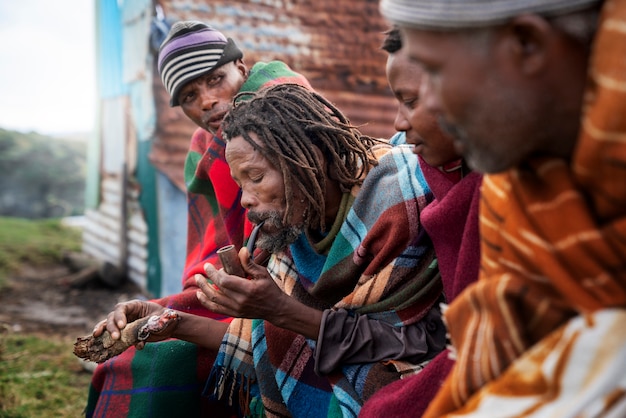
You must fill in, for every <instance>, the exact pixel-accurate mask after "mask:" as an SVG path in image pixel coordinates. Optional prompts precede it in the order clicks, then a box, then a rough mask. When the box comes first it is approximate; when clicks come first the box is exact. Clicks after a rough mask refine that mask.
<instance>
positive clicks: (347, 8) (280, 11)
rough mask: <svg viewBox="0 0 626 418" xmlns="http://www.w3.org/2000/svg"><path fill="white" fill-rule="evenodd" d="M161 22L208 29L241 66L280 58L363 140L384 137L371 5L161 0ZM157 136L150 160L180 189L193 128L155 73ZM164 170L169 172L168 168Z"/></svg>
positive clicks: (349, 0)
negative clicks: (228, 43)
mask: <svg viewBox="0 0 626 418" xmlns="http://www.w3.org/2000/svg"><path fill="white" fill-rule="evenodd" d="M160 4H161V6H162V8H163V10H164V13H165V17H166V18H168V19H174V20H183V19H185V20H186V19H196V20H201V21H203V22H206V23H209V24H210V25H212V26H213V27H215V28H216V29H218V30H220V31H222V32H223V33H224V34H225V35H226V36H229V37H231V38H233V39H234V40H235V41H236V42H237V44H238V45H239V47H240V48H241V49H242V50H243V51H244V60H245V62H246V63H247V64H248V65H250V66H251V65H252V64H254V63H255V62H257V61H269V60H274V59H279V60H282V61H285V62H286V63H287V64H288V65H289V66H291V67H292V68H293V69H294V70H296V71H298V72H300V73H302V74H304V75H305V76H306V77H307V78H308V79H309V81H310V82H311V84H312V85H313V87H314V88H315V89H316V90H317V91H319V92H320V93H322V94H324V95H325V96H326V97H327V98H329V99H330V100H331V101H332V102H333V103H335V104H336V105H337V106H338V107H339V109H341V110H342V111H343V112H344V113H345V114H346V115H347V116H348V117H349V118H350V120H351V121H352V123H354V124H356V125H358V126H361V130H362V131H363V132H365V133H366V134H369V135H373V136H377V137H381V138H389V137H390V136H391V135H392V134H393V132H394V130H393V118H394V115H395V109H396V107H395V103H394V99H393V97H392V96H391V93H390V91H389V88H388V85H387V79H386V77H385V62H386V58H387V57H386V53H385V52H384V51H381V50H380V45H381V43H382V39H383V32H384V31H385V30H386V29H387V28H388V24H387V22H386V21H385V20H384V19H383V18H382V17H381V16H380V13H379V12H378V0H222V1H214V0H208V1H207V0H186V1H164V0H163V1H161V2H160ZM154 74H155V76H157V77H156V78H155V80H154V81H155V82H154V92H155V99H156V106H157V115H158V116H157V117H158V120H157V131H156V135H155V136H156V138H155V143H154V152H153V153H152V159H153V161H154V162H155V164H156V165H157V166H158V167H159V168H160V169H161V170H162V171H164V172H167V175H168V177H170V178H171V179H172V180H173V181H174V182H175V183H176V184H177V185H179V187H181V188H182V187H184V186H183V180H182V163H183V161H184V156H185V154H186V151H187V145H188V141H189V138H190V137H191V133H192V132H193V130H194V125H193V124H192V123H191V122H190V121H189V120H187V118H186V117H185V116H184V115H183V114H182V112H181V111H180V109H170V108H169V105H168V100H169V97H168V95H167V93H166V92H165V91H164V89H163V87H162V85H161V82H160V80H159V79H158V74H157V72H156V69H155V71H154ZM167 167H170V168H171V169H168V168H167Z"/></svg>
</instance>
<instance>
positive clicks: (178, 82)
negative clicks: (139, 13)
mask: <svg viewBox="0 0 626 418" xmlns="http://www.w3.org/2000/svg"><path fill="white" fill-rule="evenodd" d="M241 58H243V53H242V52H241V50H240V49H239V48H237V45H235V42H234V41H233V40H232V39H230V38H226V37H225V36H224V35H223V34H222V33H221V32H219V31H217V30H215V29H213V28H212V27H210V26H208V25H206V24H204V23H202V22H197V21H184V22H176V23H174V24H173V25H172V28H171V29H170V32H169V34H168V35H167V38H165V40H164V41H163V43H162V44H161V48H160V49H159V62H158V69H159V74H160V75H161V80H162V81H163V85H164V86H165V89H166V90H167V91H168V93H169V94H170V105H171V106H172V107H173V106H178V105H180V103H178V92H179V91H180V89H181V88H182V87H183V86H184V85H185V84H186V83H187V82H189V81H191V80H193V79H195V78H198V77H200V76H202V75H205V74H207V73H209V72H211V71H213V70H214V69H215V68H217V67H220V66H222V65H224V64H226V63H228V62H231V61H235V60H238V59H241Z"/></svg>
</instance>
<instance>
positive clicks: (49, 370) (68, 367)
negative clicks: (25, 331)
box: [0, 331, 91, 418]
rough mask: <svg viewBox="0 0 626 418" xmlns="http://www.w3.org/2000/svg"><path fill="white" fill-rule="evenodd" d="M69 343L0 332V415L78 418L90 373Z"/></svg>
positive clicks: (1, 416)
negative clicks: (82, 365)
mask: <svg viewBox="0 0 626 418" xmlns="http://www.w3.org/2000/svg"><path fill="white" fill-rule="evenodd" d="M70 348H71V342H69V341H66V340H55V339H51V338H40V337H37V336H33V335H20V334H11V333H9V332H6V331H5V332H4V333H0V418H5V417H6V418H8V417H11V418H21V417H24V418H27V417H40V418H47V417H50V418H52V417H54V418H56V417H79V416H81V415H83V409H84V406H85V388H86V387H88V386H89V382H90V379H91V374H90V373H87V372H85V371H84V370H83V369H82V367H81V365H80V363H79V362H77V361H76V357H75V356H74V355H73V354H72V350H71V349H70Z"/></svg>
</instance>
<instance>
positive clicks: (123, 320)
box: [93, 300, 165, 347]
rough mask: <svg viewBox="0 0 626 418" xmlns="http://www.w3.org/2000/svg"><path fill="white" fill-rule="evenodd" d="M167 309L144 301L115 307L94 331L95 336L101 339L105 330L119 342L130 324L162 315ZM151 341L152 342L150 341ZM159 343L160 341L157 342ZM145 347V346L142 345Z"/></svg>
mask: <svg viewBox="0 0 626 418" xmlns="http://www.w3.org/2000/svg"><path fill="white" fill-rule="evenodd" d="M164 310H165V308H164V307H163V306H161V305H159V304H158V303H154V302H146V301H142V300H131V301H128V302H121V303H118V304H117V305H115V308H113V311H112V312H110V313H109V314H108V315H107V317H106V319H104V320H102V321H100V322H98V323H97V324H96V326H95V327H94V330H93V336H94V337H99V336H100V335H101V334H102V333H103V332H104V331H105V330H107V331H108V332H109V333H110V334H111V338H112V339H113V340H119V339H120V335H121V330H122V329H124V328H125V327H126V325H127V324H128V323H130V322H133V321H135V320H137V319H139V318H144V317H147V316H152V315H161V314H162V313H163V311H164ZM149 341H152V340H150V339H149ZM156 341H158V340H156ZM141 347H143V344H141Z"/></svg>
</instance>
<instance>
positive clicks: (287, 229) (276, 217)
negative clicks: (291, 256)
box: [248, 211, 306, 254]
mask: <svg viewBox="0 0 626 418" xmlns="http://www.w3.org/2000/svg"><path fill="white" fill-rule="evenodd" d="M248 217H249V218H250V221H252V222H254V223H258V222H260V221H261V220H262V219H265V225H271V226H272V227H273V228H272V229H273V230H274V231H273V232H272V233H271V234H267V233H264V232H261V234H260V235H259V238H258V239H257V241H256V247H257V248H260V249H262V250H265V251H267V252H269V253H271V254H274V253H278V252H281V251H284V250H285V249H287V247H289V246H290V245H291V244H293V243H294V242H296V240H297V239H298V237H299V236H300V235H301V234H302V233H303V232H304V231H305V229H306V224H305V223H302V224H299V225H290V226H286V225H284V224H283V214H282V213H280V212H276V211H274V212H267V213H264V214H257V213H249V214H248Z"/></svg>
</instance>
